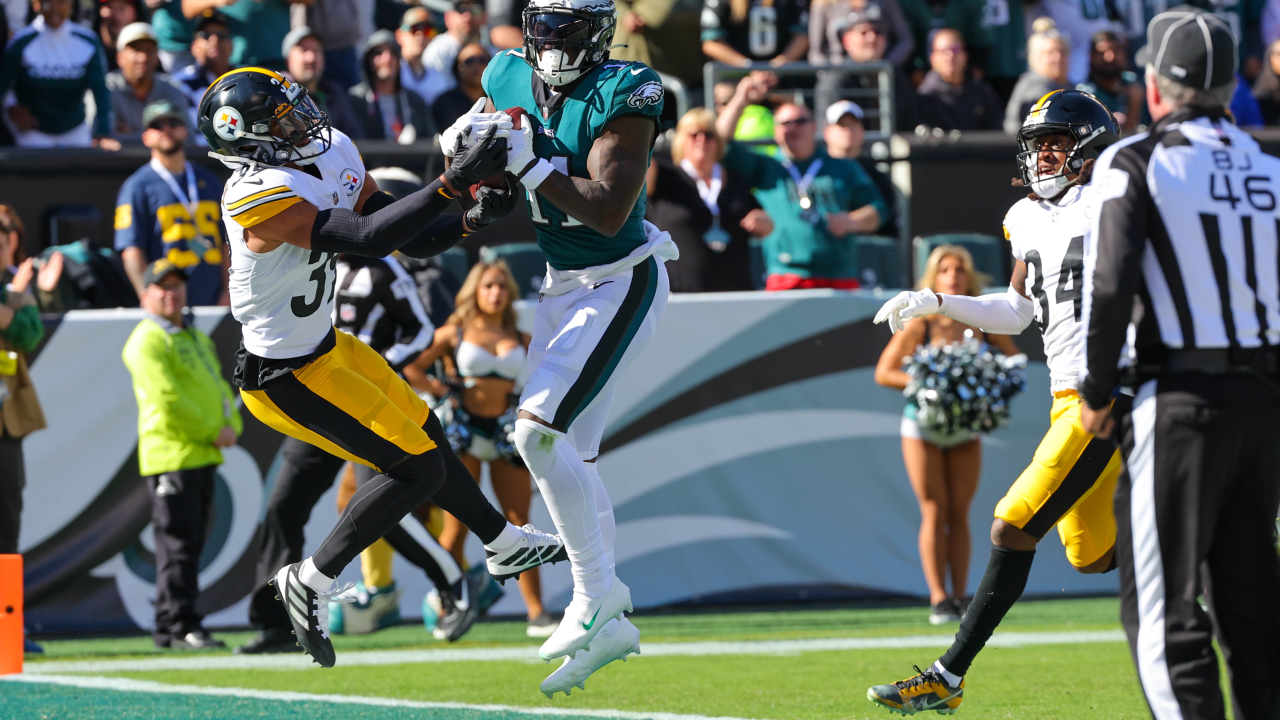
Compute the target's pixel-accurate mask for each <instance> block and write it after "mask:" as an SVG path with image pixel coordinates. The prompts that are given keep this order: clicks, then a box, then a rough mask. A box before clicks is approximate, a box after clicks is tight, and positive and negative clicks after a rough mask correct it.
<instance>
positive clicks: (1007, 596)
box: [941, 545, 1036, 676]
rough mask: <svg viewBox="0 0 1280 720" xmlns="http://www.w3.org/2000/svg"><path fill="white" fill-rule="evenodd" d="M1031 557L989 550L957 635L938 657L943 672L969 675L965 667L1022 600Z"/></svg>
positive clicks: (1033, 554)
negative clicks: (980, 580) (939, 657)
mask: <svg viewBox="0 0 1280 720" xmlns="http://www.w3.org/2000/svg"><path fill="white" fill-rule="evenodd" d="M1035 557H1036V551H1035V550H1010V549H1008V548H1003V547H1000V546H998V545H997V546H995V547H993V548H991V557H990V558H989V559H988V560H987V571H986V573H984V574H983V575H982V582H980V583H978V592H977V594H976V595H974V596H973V600H972V601H970V603H969V609H968V610H967V611H966V612H965V614H964V619H963V620H961V621H960V632H958V633H956V639H955V642H953V643H951V648H950V649H949V650H947V652H946V654H945V655H943V656H942V659H941V662H942V666H943V667H945V668H946V669H947V672H949V673H952V674H955V675H960V676H963V675H964V674H965V673H967V672H969V665H971V664H973V659H974V658H976V657H977V656H978V653H979V652H981V651H982V648H983V646H985V645H986V644H987V641H988V640H990V639H991V633H993V632H995V631H996V627H997V626H999V625H1000V621H1001V620H1003V619H1004V616H1005V613H1007V612H1009V608H1011V607H1013V604H1014V603H1016V602H1018V598H1020V597H1022V591H1023V590H1024V589H1026V587H1027V577H1028V576H1030V575H1031V562H1032V561H1033V560H1035Z"/></svg>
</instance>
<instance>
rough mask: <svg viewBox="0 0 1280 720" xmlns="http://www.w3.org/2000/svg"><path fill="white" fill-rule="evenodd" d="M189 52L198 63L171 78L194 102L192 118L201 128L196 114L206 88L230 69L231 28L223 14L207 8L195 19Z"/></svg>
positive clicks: (193, 122) (193, 125)
mask: <svg viewBox="0 0 1280 720" xmlns="http://www.w3.org/2000/svg"><path fill="white" fill-rule="evenodd" d="M162 42H163V41H162ZM162 47H163V45H162ZM160 54H161V55H162V56H163V55H164V51H163V50H161V51H160ZM190 55H191V57H192V58H194V59H195V62H193V63H192V64H190V65H188V66H186V67H184V68H182V69H181V70H179V71H178V72H177V73H175V74H174V75H171V76H170V77H171V78H172V79H173V82H174V84H176V85H177V86H178V87H180V88H182V91H183V92H184V93H186V95H187V99H188V100H189V101H190V103H191V107H190V108H188V110H189V115H190V119H189V121H190V126H191V127H192V128H195V127H199V123H198V122H197V120H196V113H197V112H199V110H200V100H201V99H202V98H203V97H204V91H205V90H208V89H209V86H210V85H212V84H213V81H214V80H217V79H218V78H219V77H221V76H222V75H223V74H224V73H228V72H230V71H231V29H230V27H229V26H228V25H227V18H226V17H224V16H223V15H222V13H219V12H214V11H213V10H208V11H206V12H205V14H204V15H201V16H200V18H199V19H198V20H196V27H195V32H194V33H193V35H192V39H191V52H190Z"/></svg>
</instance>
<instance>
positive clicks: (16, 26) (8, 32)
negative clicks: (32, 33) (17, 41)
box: [0, 0, 31, 43]
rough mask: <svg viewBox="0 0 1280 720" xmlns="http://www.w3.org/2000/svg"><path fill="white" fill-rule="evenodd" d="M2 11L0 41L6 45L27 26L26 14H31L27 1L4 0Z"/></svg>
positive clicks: (0, 14) (29, 4)
mask: <svg viewBox="0 0 1280 720" xmlns="http://www.w3.org/2000/svg"><path fill="white" fill-rule="evenodd" d="M3 4H4V9H3V11H2V12H0V16H3V17H0V39H3V40H4V41H5V42H6V43H7V42H9V38H11V37H13V36H14V34H15V33H17V32H18V31H19V30H21V29H22V28H24V27H26V26H27V13H29V12H31V3H30V2H27V0H4V2H3Z"/></svg>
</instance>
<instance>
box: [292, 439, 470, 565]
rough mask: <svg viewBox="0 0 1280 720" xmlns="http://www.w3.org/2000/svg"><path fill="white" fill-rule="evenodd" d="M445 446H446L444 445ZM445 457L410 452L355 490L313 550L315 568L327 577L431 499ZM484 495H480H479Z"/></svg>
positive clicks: (438, 483) (438, 482)
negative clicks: (326, 533)
mask: <svg viewBox="0 0 1280 720" xmlns="http://www.w3.org/2000/svg"><path fill="white" fill-rule="evenodd" d="M446 447H448V446H446ZM444 477H445V467H444V458H442V457H441V454H440V453H438V452H435V451H428V452H425V453H423V454H421V455H410V456H408V457H406V458H405V459H404V460H401V461H400V462H399V463H397V464H396V465H395V466H393V467H391V468H388V470H387V472H386V473H384V474H382V475H377V476H375V477H374V478H372V479H371V480H369V481H368V482H366V483H365V484H363V485H361V486H360V488H359V489H357V490H356V493H355V495H352V496H351V500H350V501H349V502H348V503H347V509H346V510H345V511H344V512H343V513H342V517H340V518H338V524H337V525H335V526H334V527H333V530H332V531H331V532H330V533H329V537H327V538H325V540H324V542H323V543H321V544H320V548H319V549H318V550H316V553H315V555H314V556H313V560H314V562H315V565H316V569H317V570H319V571H320V572H322V573H324V574H325V575H328V576H329V577H334V578H336V577H338V573H340V572H342V569H343V568H345V567H346V566H347V564H348V563H350V562H351V561H352V560H354V559H355V557H356V556H357V555H359V554H360V552H361V551H362V550H364V549H365V548H367V547H369V546H370V545H372V544H373V543H375V542H377V540H378V539H379V538H381V537H382V536H383V535H386V534H387V531H389V530H391V529H392V528H394V527H398V526H399V524H400V518H402V517H404V516H405V515H407V514H408V513H410V512H411V511H413V509H414V508H416V507H418V506H419V505H421V504H422V503H424V502H426V501H427V500H430V499H431V496H432V495H433V494H434V493H435V492H436V490H437V488H439V487H440V485H441V483H442V482H444ZM481 497H482V498H483V497H484V496H483V495H482V496H481Z"/></svg>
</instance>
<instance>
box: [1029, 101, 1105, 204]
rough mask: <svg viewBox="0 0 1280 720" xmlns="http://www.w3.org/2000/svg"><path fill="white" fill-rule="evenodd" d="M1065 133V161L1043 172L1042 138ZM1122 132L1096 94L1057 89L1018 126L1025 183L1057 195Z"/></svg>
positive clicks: (1041, 193) (1044, 194) (1047, 195)
mask: <svg viewBox="0 0 1280 720" xmlns="http://www.w3.org/2000/svg"><path fill="white" fill-rule="evenodd" d="M1046 135H1063V136H1065V137H1066V142H1065V143H1064V145H1063V146H1062V147H1060V148H1046V150H1050V151H1053V152H1058V153H1062V154H1063V156H1064V157H1063V159H1062V164H1061V165H1060V166H1059V167H1058V168H1057V169H1056V170H1055V171H1054V172H1051V173H1043V174H1042V173H1041V172H1040V153H1041V150H1040V149H1039V147H1037V146H1038V144H1039V142H1040V138H1043V137H1045V136H1046ZM1118 135H1119V127H1118V126H1117V125H1116V122H1115V118H1114V117H1113V116H1112V115H1111V112H1110V111H1109V110H1107V109H1106V107H1105V106H1104V105H1103V104H1102V103H1101V102H1099V101H1098V99H1097V98H1095V97H1093V96H1092V95H1090V94H1088V93H1085V92H1080V91H1078V90H1055V91H1054V92H1051V93H1049V94H1047V95H1045V96H1044V97H1042V98H1040V101H1039V102H1037V103H1036V104H1035V105H1034V106H1032V108H1031V112H1029V113H1028V114H1027V119H1026V120H1025V121H1023V123H1022V128H1021V129H1019V130H1018V150H1019V152H1018V172H1019V173H1020V174H1021V175H1022V183H1023V185H1025V186H1026V187H1029V188H1031V190H1032V191H1033V192H1034V193H1035V194H1036V195H1039V196H1040V197H1042V198H1046V199H1053V198H1056V197H1057V196H1059V195H1061V194H1062V193H1063V191H1065V190H1066V189H1067V188H1069V187H1071V186H1072V185H1073V184H1075V182H1076V181H1077V180H1078V176H1079V174H1080V171H1081V170H1083V169H1084V165H1085V161H1087V160H1096V159H1097V158H1098V155H1100V154H1101V153H1102V151H1103V150H1104V149H1106V148H1107V146H1109V145H1110V144H1111V143H1113V142H1115V141H1116V139H1117V136H1118Z"/></svg>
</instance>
